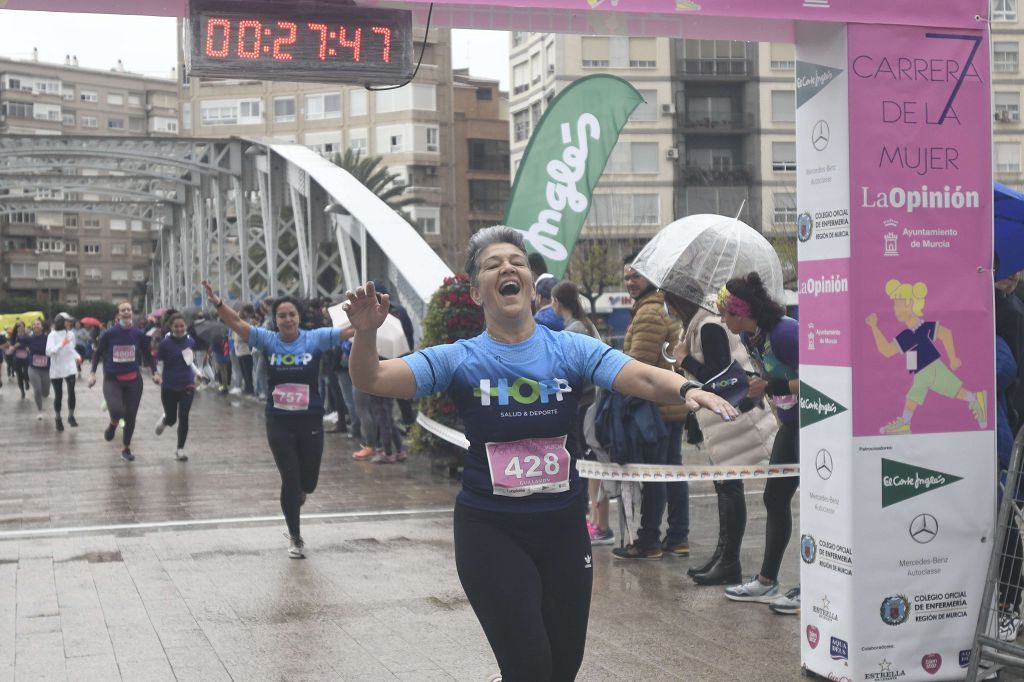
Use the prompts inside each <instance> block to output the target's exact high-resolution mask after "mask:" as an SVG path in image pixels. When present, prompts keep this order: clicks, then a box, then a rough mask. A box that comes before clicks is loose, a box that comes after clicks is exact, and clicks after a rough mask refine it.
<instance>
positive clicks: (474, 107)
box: [452, 69, 510, 270]
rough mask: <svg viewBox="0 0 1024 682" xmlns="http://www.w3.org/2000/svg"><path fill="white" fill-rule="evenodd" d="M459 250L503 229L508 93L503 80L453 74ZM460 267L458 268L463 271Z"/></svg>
mask: <svg viewBox="0 0 1024 682" xmlns="http://www.w3.org/2000/svg"><path fill="white" fill-rule="evenodd" d="M453 94H454V102H455V104H454V111H455V128H454V139H455V177H456V178H457V182H456V185H455V229H454V231H453V232H452V237H453V238H454V243H455V244H456V245H458V244H462V245H465V244H466V243H467V242H468V241H469V237H470V235H472V234H473V233H474V232H476V231H477V230H479V229H480V228H482V227H488V226H490V225H498V224H501V222H502V221H503V219H504V217H505V205H506V204H507V202H508V194H509V190H510V187H509V145H508V94H507V93H504V92H502V91H501V90H499V88H498V81H495V80H488V79H483V78H474V77H472V76H470V75H469V69H456V70H455V72H454V88H453ZM461 267H462V266H461V264H459V265H458V267H455V268H453V269H455V270H461Z"/></svg>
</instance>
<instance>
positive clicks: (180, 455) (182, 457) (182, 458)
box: [174, 448, 188, 462]
mask: <svg viewBox="0 0 1024 682" xmlns="http://www.w3.org/2000/svg"><path fill="white" fill-rule="evenodd" d="M174 459H176V460H178V461H179V462H187V461H188V455H186V454H185V448H178V449H177V450H175V451H174Z"/></svg>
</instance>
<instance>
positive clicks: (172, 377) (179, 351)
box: [156, 334, 196, 391]
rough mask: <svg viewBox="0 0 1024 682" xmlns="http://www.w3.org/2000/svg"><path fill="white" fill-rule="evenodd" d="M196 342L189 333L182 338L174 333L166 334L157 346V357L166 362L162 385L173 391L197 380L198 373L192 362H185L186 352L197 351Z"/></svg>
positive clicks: (190, 384)
mask: <svg viewBox="0 0 1024 682" xmlns="http://www.w3.org/2000/svg"><path fill="white" fill-rule="evenodd" d="M195 348H196V342H195V341H193V340H192V337H190V336H189V335H188V334H185V336H183V337H181V338H180V339H179V338H177V337H175V336H174V334H166V335H165V336H164V338H163V339H162V340H161V341H160V345H159V346H158V347H157V351H156V359H157V360H159V361H160V362H162V363H164V374H163V381H162V382H161V384H160V385H161V386H162V387H163V388H167V389H170V390H172V391H180V390H182V389H183V388H185V387H187V386H192V385H194V384H195V382H196V373H195V370H193V369H192V364H191V363H188V362H185V357H184V355H183V354H184V352H185V351H186V350H191V351H192V352H193V353H194V352H195Z"/></svg>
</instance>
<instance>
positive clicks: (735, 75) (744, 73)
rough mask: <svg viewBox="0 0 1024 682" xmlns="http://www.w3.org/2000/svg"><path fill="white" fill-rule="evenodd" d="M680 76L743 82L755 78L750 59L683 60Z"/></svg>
mask: <svg viewBox="0 0 1024 682" xmlns="http://www.w3.org/2000/svg"><path fill="white" fill-rule="evenodd" d="M677 63H678V66H679V69H678V71H679V73H678V74H677V75H678V76H680V77H682V78H729V79H731V80H741V79H746V78H750V77H752V76H753V63H752V62H751V61H750V60H749V59H681V60H679V61H678V62H677Z"/></svg>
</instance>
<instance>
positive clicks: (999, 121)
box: [991, 0, 1024, 190]
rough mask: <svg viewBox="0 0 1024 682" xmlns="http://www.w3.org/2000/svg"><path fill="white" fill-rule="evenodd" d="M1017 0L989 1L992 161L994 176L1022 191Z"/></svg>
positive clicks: (1023, 26) (1023, 20) (1023, 31)
mask: <svg viewBox="0 0 1024 682" xmlns="http://www.w3.org/2000/svg"><path fill="white" fill-rule="evenodd" d="M1020 9H1021V8H1020V0H992V15H991V17H992V23H991V29H992V33H991V40H992V113H993V119H994V120H993V122H992V141H993V149H992V156H993V159H992V163H993V171H994V173H995V176H994V177H995V179H996V180H997V181H998V182H1001V183H1003V184H1005V185H1009V186H1011V187H1014V188H1016V189H1020V190H1024V172H1022V169H1021V142H1022V141H1024V126H1021V120H1020V98H1021V90H1022V89H1024V76H1022V75H1021V68H1020V53H1021V43H1022V42H1024V16H1022V15H1021V12H1020Z"/></svg>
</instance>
